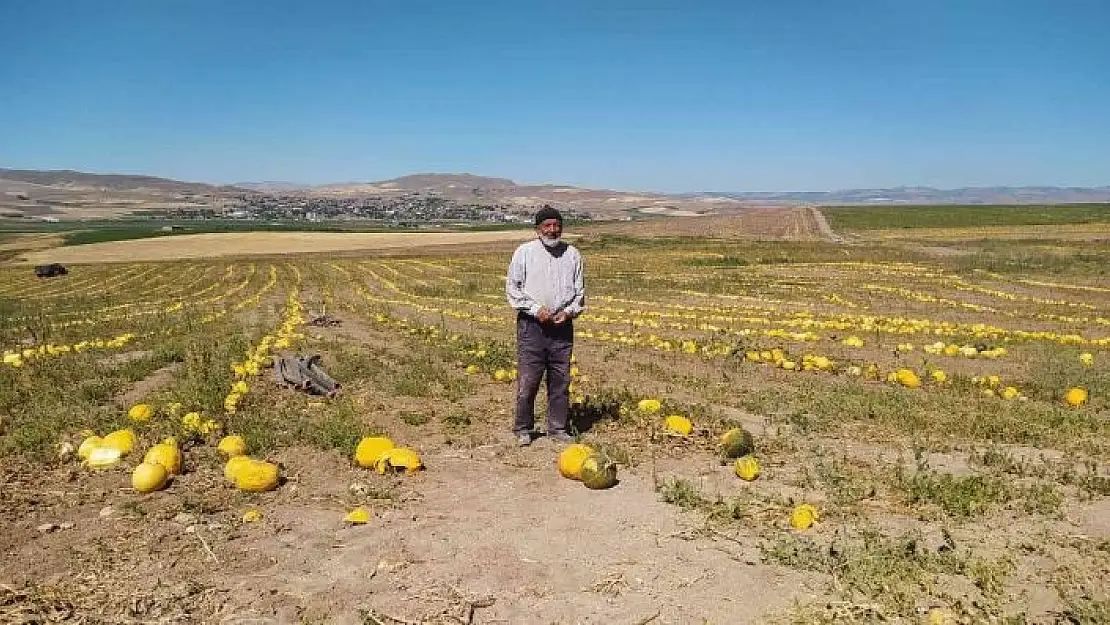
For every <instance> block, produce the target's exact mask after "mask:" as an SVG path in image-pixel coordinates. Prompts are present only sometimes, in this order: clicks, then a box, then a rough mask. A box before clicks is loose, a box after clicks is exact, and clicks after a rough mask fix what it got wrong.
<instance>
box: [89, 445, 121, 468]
mask: <svg viewBox="0 0 1110 625" xmlns="http://www.w3.org/2000/svg"><path fill="white" fill-rule="evenodd" d="M122 455H123V454H121V453H120V451H119V450H118V449H116V448H115V447H97V448H96V449H93V450H92V451H91V452H90V453H89V458H88V460H87V461H86V462H88V464H89V466H90V467H96V468H102V467H110V466H112V465H114V464H116V463H117V462H119V459H120V456H122Z"/></svg>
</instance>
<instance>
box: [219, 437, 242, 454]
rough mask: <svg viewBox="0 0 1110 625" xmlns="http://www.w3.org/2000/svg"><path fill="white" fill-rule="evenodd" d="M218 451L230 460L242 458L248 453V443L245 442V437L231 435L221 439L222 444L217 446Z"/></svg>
mask: <svg viewBox="0 0 1110 625" xmlns="http://www.w3.org/2000/svg"><path fill="white" fill-rule="evenodd" d="M216 449H217V450H219V452H220V453H222V454H223V455H225V456H227V457H228V458H231V457H234V456H242V455H243V454H245V453H247V441H245V440H243V437H242V436H239V435H238V434H229V435H227V436H225V437H223V438H221V439H220V444H219V445H217V446H216Z"/></svg>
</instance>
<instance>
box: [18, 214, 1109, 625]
mask: <svg viewBox="0 0 1110 625" xmlns="http://www.w3.org/2000/svg"><path fill="white" fill-rule="evenodd" d="M791 214H792V215H795V216H796V217H797V218H798V219H799V221H798V222H797V223H798V224H802V223H803V222H804V223H808V224H810V225H808V226H805V229H808V230H807V232H809V233H810V234H809V235H807V236H806V237H793V238H808V239H812V240H806V241H796V240H795V241H758V240H754V238H756V237H748V238H747V239H736V238H732V237H730V236H727V235H729V234H736V233H730V232H725V231H717V232H714V233H697V235H696V236H695V235H683V234H681V233H679V232H671V233H670V234H668V232H666V231H652V232H650V233H649V234H647V235H645V234H644V233H637V232H636V231H635V230H627V231H622V232H620V233H601V232H594V233H590V232H586V233H584V235H583V236H582V237H581V238H580V239H578V240H577V245H578V246H579V247H580V249H581V250H582V251H583V254H584V256H585V259H586V268H587V276H588V277H587V287H588V295H587V306H588V312H587V314H586V315H584V316H583V317H581V318H580V319H579V320H577V322H576V328H575V330H576V335H577V342H576V348H575V358H576V380H575V388H574V389H573V397H574V400H575V408H574V420H575V424H576V433H577V434H578V438H579V439H580V441H581V442H584V443H586V444H588V445H591V446H593V447H594V448H596V449H598V450H600V451H601V452H603V453H604V454H606V455H607V456H608V457H610V458H611V459H613V460H614V461H616V462H617V464H618V477H619V482H618V483H617V484H616V485H615V486H613V487H612V488H609V489H606V490H590V489H588V488H586V487H585V486H584V485H583V484H582V483H579V482H576V481H573V480H569V479H565V478H563V477H561V476H560V475H559V472H558V471H557V468H556V459H557V456H558V454H559V453H560V451H561V447H560V446H558V445H555V444H552V443H550V442H548V441H545V440H544V439H542V438H541V439H539V440H538V441H537V442H536V443H535V444H534V445H533V446H532V447H529V448H524V449H519V448H516V447H515V446H513V444H512V440H511V437H510V436H509V435H508V429H509V426H510V423H511V414H510V411H511V406H512V398H513V394H514V383H513V381H512V378H513V370H514V362H513V360H514V343H513V337H514V334H513V326H512V323H513V315H512V313H511V311H509V310H508V308H507V305H506V303H505V299H504V292H503V289H504V272H505V268H506V266H507V264H508V258H509V252H511V247H506V248H504V249H491V250H490V251H482V252H480V253H470V254H446V253H434V254H433V253H429V254H427V255H420V254H417V253H415V252H413V251H411V250H409V251H408V252H407V253H406V255H404V256H395V257H391V256H388V255H380V254H379V255H377V256H374V257H370V256H366V257H357V256H356V257H349V256H345V257H343V258H336V259H328V258H322V257H320V256H313V257H310V258H309V257H299V256H288V257H285V258H270V257H267V258H257V259H250V258H245V259H235V260H232V259H219V258H215V259H195V260H185V261H181V260H178V261H174V262H126V263H105V264H78V265H71V266H70V267H69V269H70V273H69V274H68V275H66V276H64V277H60V278H53V279H48V280H37V279H35V278H34V276H33V274H32V273H31V272H30V271H29V268H28V267H27V266H12V267H5V268H0V350H3V351H4V364H3V365H0V419H2V422H0V458H2V459H3V462H2V463H0V526H2V527H3V529H4V531H3V532H2V533H0V544H2V547H3V552H4V554H5V558H4V559H3V560H2V561H0V621H3V622H28V623H29V622H55V621H57V622H67V621H68V622H84V623H96V622H103V623H178V622H180V623H192V622H204V623H266V622H269V623H322V622H341V623H380V624H390V625H392V624H396V623H513V624H516V623H538V624H549V623H560V624H562V623H566V624H570V623H616V624H628V625H633V624H646V623H715V624H725V623H749V622H751V623H756V622H769V623H814V622H818V623H820V622H828V623H832V622H837V623H841V622H847V623H877V622H905V623H918V622H926V621H929V619H932V620H931V621H929V622H943V623H979V622H1007V623H1057V622H1071V623H1106V622H1110V595H1108V593H1107V589H1108V588H1110V564H1108V563H1110V521H1108V516H1110V503H1108V499H1107V496H1108V495H1110V447H1108V443H1110V421H1108V415H1110V401H1108V399H1107V397H1108V396H1110V368H1108V363H1110V286H1108V285H1107V281H1106V272H1107V267H1106V264H1105V260H1104V259H1105V258H1106V256H1105V254H1106V252H1107V251H1110V250H1108V249H1107V248H1108V247H1110V246H1108V244H1107V242H1106V241H1105V239H1099V238H1097V237H1093V238H1092V237H1088V238H1087V239H1086V240H1074V239H1070V238H1063V239H1056V238H1054V237H1053V235H1052V232H1051V229H1042V230H1038V231H1037V234H1036V237H1037V238H1032V239H1028V240H1017V241H1006V242H1005V244H1004V245H1003V244H1000V243H998V242H997V241H993V240H991V239H988V238H983V239H972V240H968V239H966V238H964V237H956V238H954V239H952V240H948V239H944V238H930V239H929V241H928V246H926V247H916V246H915V245H913V244H912V242H913V240H912V237H911V236H908V235H906V234H903V235H902V236H900V238H899V239H898V240H897V241H891V240H885V239H880V238H878V237H876V238H875V240H873V241H872V242H867V241H866V239H867V236H868V235H867V234H866V233H862V234H861V233H858V232H857V233H853V238H854V240H855V242H854V243H852V244H837V243H832V242H827V241H826V242H823V241H820V240H817V239H818V238H819V237H820V232H819V231H818V230H816V228H817V226H816V225H814V224H815V223H816V220H815V219H811V217H805V215H802V214H801V213H798V214H795V213H791ZM806 214H808V215H811V216H812V214H811V213H808V211H807V212H806ZM761 219H765V217H761ZM832 221H833V224H834V227H835V219H834V220H832ZM772 222H774V223H778V222H777V221H776V220H770V221H769V222H768V223H772ZM798 227H799V228H800V227H801V226H800V225H799V226H798ZM790 228H794V226H791V227H790ZM792 231H793V230H791V232H792ZM814 233H816V234H814ZM705 234H709V235H714V236H705ZM741 234H743V233H741ZM748 234H752V233H748ZM755 234H758V233H755ZM778 235H779V236H789V233H787V234H786V235H783V234H782V233H778ZM502 245H505V244H502ZM938 246H942V247H943V246H947V248H950V249H953V250H957V251H958V252H959V253H953V254H938V253H935V250H936V248H937V247H938ZM323 313H326V315H327V317H328V318H330V319H332V320H334V321H335V322H338V323H337V324H326V325H313V324H312V323H310V320H311V319H313V318H314V317H316V316H317V315H320V314H323ZM283 352H295V353H302V354H320V355H321V357H322V360H321V362H322V365H323V367H324V368H325V369H326V370H327V372H328V373H329V374H331V375H332V376H333V377H335V378H336V379H338V380H339V381H340V382H341V384H342V392H341V393H340V394H339V395H338V396H337V397H334V398H322V397H316V396H309V395H306V394H304V393H301V392H298V391H296V390H293V389H290V388H286V387H283V386H279V385H278V384H277V383H276V382H275V381H274V379H273V375H272V371H271V370H270V369H268V368H267V366H268V365H269V363H270V361H269V358H270V357H271V356H272V355H274V354H278V353H283ZM252 362H253V363H254V364H252ZM1077 388H1081V389H1083V391H1084V392H1085V393H1084V394H1085V398H1084V401H1077V400H1078V399H1079V397H1080V395H1081V394H1080V393H1078V392H1075V391H1073V392H1072V393H1071V394H1069V393H1068V391H1069V389H1077ZM542 394H543V390H542V389H541V397H542ZM1069 398H1070V399H1071V400H1072V402H1071V404H1069V401H1068V400H1069ZM645 400H647V401H645ZM652 400H656V401H652ZM140 404H145V405H147V406H149V407H150V408H151V411H152V413H153V414H152V416H151V417H150V418H149V419H145V420H143V419H141V418H140V419H139V420H136V419H133V418H131V417H129V412H130V411H131V409H132V408H133V407H134V406H136V405H140ZM1072 404H1075V405H1072ZM542 405H543V402H542V401H540V402H538V405H537V408H538V417H537V420H538V422H539V423H542V419H543V410H542ZM193 413H197V414H195V415H194V416H191V415H193ZM136 414H137V413H136ZM673 415H681V416H683V417H686V418H687V419H689V421H690V422H691V424H692V431H691V432H690V433H689V434H686V435H681V434H679V433H676V432H671V431H668V430H667V427H666V423H667V417H669V416H673ZM138 416H140V417H141V415H138ZM671 421H672V422H673V421H674V420H673V419H672V420H671ZM737 427H740V428H743V429H745V430H747V431H748V432H750V433H751V434H752V435H753V438H754V444H755V451H754V453H753V454H752V457H753V458H754V459H755V460H756V461H757V462H758V464H759V466H760V474H759V475H758V477H756V478H755V479H754V480H751V481H746V480H743V479H740V478H739V477H737V475H736V473H735V471H734V462H733V461H732V460H728V461H723V460H722V459H721V458H720V456H719V449H718V439H719V437H720V435H721V434H723V433H724V432H726V431H727V430H729V429H731V428H737ZM126 428H129V429H130V430H132V432H133V433H134V435H135V437H136V442H135V445H134V448H133V449H132V451H131V452H130V453H129V454H127V455H125V456H123V458H122V459H121V460H120V461H119V462H117V463H114V464H112V465H110V466H107V467H103V468H93V467H90V466H88V463H87V462H83V461H82V460H81V458H80V457H79V453H78V449H79V447H80V445H81V443H82V442H84V441H85V439H86V438H87V437H88V436H90V435H98V436H104V435H106V434H108V433H109V432H113V431H116V430H119V429H126ZM226 435H241V436H242V437H243V438H244V440H245V442H246V446H247V452H248V454H249V455H250V456H251V457H252V458H256V459H264V460H268V461H270V462H272V463H275V464H276V465H277V466H278V467H279V470H280V475H281V478H282V479H281V483H280V484H279V485H278V486H277V487H276V488H274V489H273V490H268V491H266V492H245V491H242V490H239V489H237V488H236V487H235V486H234V485H233V484H231V483H229V482H228V481H227V480H226V479H225V476H224V469H225V463H226V460H227V458H226V457H225V455H224V454H223V453H222V452H220V451H219V450H217V443H218V442H219V441H220V440H221V438H222V437H223V436H226ZM370 435H384V436H388V437H390V438H391V439H392V440H393V441H394V442H395V443H396V444H397V445H403V446H406V447H408V448H411V449H413V450H414V451H416V452H418V453H419V455H420V457H421V460H422V462H423V465H424V468H423V470H420V471H416V472H411V473H407V472H401V473H393V472H386V473H384V474H379V472H378V471H376V470H374V469H373V468H369V469H367V468H361V467H359V466H355V465H353V463H352V457H353V455H354V452H355V449H356V445H357V444H358V442H359V440H360V439H361V438H362V437H364V436H370ZM168 437H174V438H175V439H176V441H177V444H178V446H179V448H180V450H181V452H182V457H183V470H182V472H181V473H180V475H177V476H174V477H173V478H172V479H171V480H170V481H169V483H168V484H167V485H166V487H165V488H163V489H161V490H158V491H155V492H152V493H147V494H141V493H139V492H137V491H136V490H135V489H134V488H133V487H132V481H131V474H132V470H133V469H134V467H136V466H137V465H138V464H139V463H141V462H142V461H143V457H144V454H145V453H146V452H147V450H148V449H149V448H150V447H151V446H153V445H155V444H157V443H159V442H160V441H163V440H164V439H166V438H168ZM801 504H809V505H811V506H813V508H814V509H815V510H816V511H817V519H816V521H815V522H814V523H813V524H812V526H810V527H808V528H806V529H798V528H795V527H792V524H791V517H792V513H793V512H794V511H795V510H796V509H797V508H798V506H799V505H801ZM360 508H361V509H362V510H365V511H366V512H368V513H369V521H368V522H367V523H365V524H352V523H350V522H347V521H345V516H346V515H347V514H348V513H350V512H351V511H353V510H358V509H360Z"/></svg>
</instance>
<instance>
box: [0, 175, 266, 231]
mask: <svg viewBox="0 0 1110 625" xmlns="http://www.w3.org/2000/svg"><path fill="white" fill-rule="evenodd" d="M242 193H248V191H245V190H243V189H237V188H234V187H225V186H217V185H211V184H207V183H203V182H182V181H180V180H170V179H168V178H158V177H156V176H132V175H122V174H90V173H85V172H79V171H69V170H60V171H39V170H28V169H0V217H10V218H11V217H14V218H50V219H66V220H71V219H111V218H115V217H120V216H123V215H128V214H134V213H136V212H138V211H143V210H151V209H166V208H176V207H190V208H197V207H212V208H214V207H218V206H221V205H222V204H223V203H224V201H225V199H226V198H228V197H231V196H232V195H235V194H242Z"/></svg>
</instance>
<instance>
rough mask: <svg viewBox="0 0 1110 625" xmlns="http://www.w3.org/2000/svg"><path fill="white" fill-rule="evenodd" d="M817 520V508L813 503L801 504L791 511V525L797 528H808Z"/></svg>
mask: <svg viewBox="0 0 1110 625" xmlns="http://www.w3.org/2000/svg"><path fill="white" fill-rule="evenodd" d="M816 520H817V508H815V507H813V505H812V504H808V503H803V504H800V505H799V506H797V507H796V508H794V511H793V512H791V513H790V527H793V528H794V529H796V530H807V529H809V528H810V526H812V525H813V522H814V521H816Z"/></svg>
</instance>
